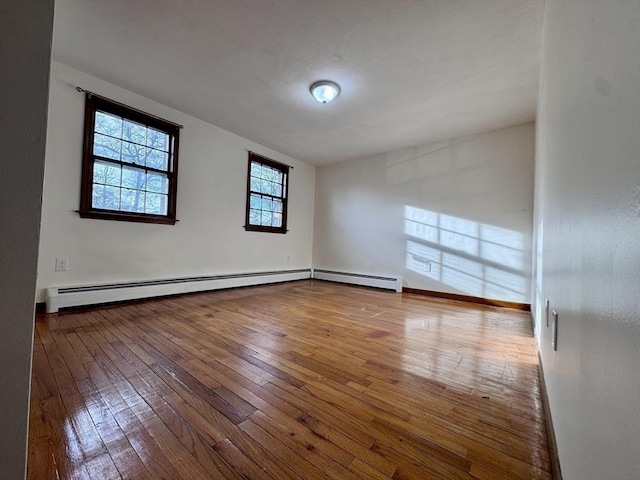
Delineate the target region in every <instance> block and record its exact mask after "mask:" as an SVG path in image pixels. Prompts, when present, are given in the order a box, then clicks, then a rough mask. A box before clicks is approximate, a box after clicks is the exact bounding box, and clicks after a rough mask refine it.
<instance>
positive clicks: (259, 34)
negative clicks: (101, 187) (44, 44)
mask: <svg viewBox="0 0 640 480" xmlns="http://www.w3.org/2000/svg"><path fill="white" fill-rule="evenodd" d="M543 10H544V0H506V1H505V0H470V1H469V0H467V1H457V0H441V1H436V0H418V1H413V0H56V12H55V27H54V51H53V56H54V59H55V60H58V61H60V62H63V63H66V64H68V65H70V66H72V67H75V68H77V69H79V70H83V71H85V72H87V73H90V74H92V75H95V76H97V77H100V78H103V79H104V80H107V81H110V82H112V83H114V84H117V85H120V86H122V87H124V88H126V89H128V90H131V91H133V92H136V93H139V94H141V95H144V96H145V97H148V98H151V99H153V100H156V101H158V102H160V103H163V104H165V105H168V106H170V107H173V108H175V109H177V110H180V111H182V112H185V113H188V114H190V115H192V116H194V117H197V118H200V119H202V120H205V121H207V122H209V123H212V124H214V125H216V126H219V127H221V128H224V129H226V130H229V131H231V132H233V133H236V134H239V135H241V136H243V137H246V138H248V139H250V140H253V141H255V142H258V143H261V144H263V145H266V146H269V147H271V148H273V149H275V150H277V151H280V152H282V153H285V154H288V155H290V156H292V157H295V158H298V159H300V160H303V161H305V162H308V163H311V164H314V165H327V164H331V163H335V162H339V161H344V160H348V159H352V158H361V157H365V156H368V155H372V154H376V153H382V152H388V151H392V150H396V149H399V148H405V147H410V146H413V145H417V144H422V143H428V142H431V141H435V140H442V139H445V138H452V137H457V136H462V135H470V134H474V133H479V132H482V131H487V130H492V129H496V128H501V127H506V126H509V125H515V124H518V123H523V122H527V121H531V120H533V119H534V117H535V105H536V97H537V92H538V87H537V84H538V74H539V63H540V58H539V57H540V41H541V34H542V17H543ZM321 79H330V80H334V81H336V82H337V83H339V84H340V86H341V87H342V93H341V95H340V96H339V97H338V98H337V99H336V100H335V101H334V102H333V103H331V104H327V105H321V104H319V103H317V102H316V101H315V100H314V99H313V97H312V96H311V95H310V94H309V91H308V88H309V85H310V84H311V83H312V82H314V81H316V80H321Z"/></svg>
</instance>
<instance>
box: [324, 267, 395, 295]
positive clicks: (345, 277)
mask: <svg viewBox="0 0 640 480" xmlns="http://www.w3.org/2000/svg"><path fill="white" fill-rule="evenodd" d="M313 278H316V279H318V280H327V281H329V282H338V283H350V284H352V285H362V286H365V287H375V288H383V289H385V290H394V291H396V292H398V293H401V292H402V278H396V277H378V276H375V275H362V274H359V273H348V272H336V271H333V270H322V269H320V268H314V269H313Z"/></svg>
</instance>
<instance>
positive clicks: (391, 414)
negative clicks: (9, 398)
mask: <svg viewBox="0 0 640 480" xmlns="http://www.w3.org/2000/svg"><path fill="white" fill-rule="evenodd" d="M537 361H538V360H537V354H536V347H535V343H534V340H533V337H532V332H531V325H530V320H529V316H528V314H525V313H523V312H518V311H515V310H507V309H500V308H495V307H483V306H469V305H465V304H462V303H456V302H451V301H446V300H435V299H429V298H425V297H418V296H412V295H406V294H404V295H399V294H396V293H391V292H384V291H378V290H372V289H364V288H357V287H351V286H346V285H336V284H331V283H325V282H318V281H315V282H314V281H301V282H294V283H286V284H280V285H272V286H263V287H253V288H244V289H238V290H227V291H218V292H210V293H204V294H197V295H188V296H182V297H174V298H170V299H162V300H151V301H146V302H141V303H136V304H128V305H119V306H111V307H103V308H95V309H86V310H83V311H72V312H67V313H60V314H56V315H42V316H39V317H38V318H37V322H36V336H35V344H34V363H33V377H32V396H31V413H30V438H29V458H28V478H29V479H34V480H35V479H37V480H43V479H58V478H59V479H85V478H86V479H100V480H108V479H119V478H123V479H136V480H138V479H172V480H175V479H189V480H197V479H274V480H281V479H317V480H319V479H335V480H343V479H347V480H351V479H352V480H357V479H360V480H370V479H371V480H377V479H380V480H382V479H390V478H391V479H396V480H400V479H420V480H424V479H431V478H436V479H462V478H476V479H500V478H504V479H532V478H542V479H544V478H551V477H550V473H549V472H550V465H549V452H548V446H547V436H546V429H545V423H544V416H543V412H542V401H541V394H540V386H539V380H538V374H537Z"/></svg>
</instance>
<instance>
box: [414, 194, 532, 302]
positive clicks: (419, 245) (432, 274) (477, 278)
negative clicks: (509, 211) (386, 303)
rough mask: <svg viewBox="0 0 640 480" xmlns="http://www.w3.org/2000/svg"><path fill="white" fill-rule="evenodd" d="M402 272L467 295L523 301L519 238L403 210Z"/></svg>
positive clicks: (450, 218)
mask: <svg viewBox="0 0 640 480" xmlns="http://www.w3.org/2000/svg"><path fill="white" fill-rule="evenodd" d="M404 217H405V218H404V233H405V234H407V235H410V236H411V237H414V238H415V240H408V241H407V255H406V268H407V269H408V270H411V271H413V272H416V273H418V274H420V275H422V276H424V277H426V278H431V279H433V280H436V281H438V282H441V283H444V284H445V285H449V286H451V287H453V288H455V289H457V290H460V291H462V292H464V293H466V294H468V295H473V296H477V297H483V298H495V299H501V300H511V301H517V302H526V301H527V291H526V290H527V288H528V287H527V282H526V280H525V277H524V274H523V267H524V252H523V245H524V238H523V235H522V234H521V233H518V232H514V231H513V230H508V229H505V228H501V227H497V226H494V225H487V224H482V223H478V222H474V221H471V220H467V219H464V218H460V217H454V216H451V215H445V214H441V213H437V212H432V211H429V210H424V209H421V208H416V207H412V206H408V205H407V206H405V215H404Z"/></svg>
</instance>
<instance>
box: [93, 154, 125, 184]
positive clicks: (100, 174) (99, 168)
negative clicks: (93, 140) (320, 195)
mask: <svg viewBox="0 0 640 480" xmlns="http://www.w3.org/2000/svg"><path fill="white" fill-rule="evenodd" d="M120 171H121V168H120V165H115V164H113V163H110V162H102V161H100V160H96V161H95V162H94V164H93V183H101V184H103V185H114V186H116V187H119V186H120V174H121V173H120Z"/></svg>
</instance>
